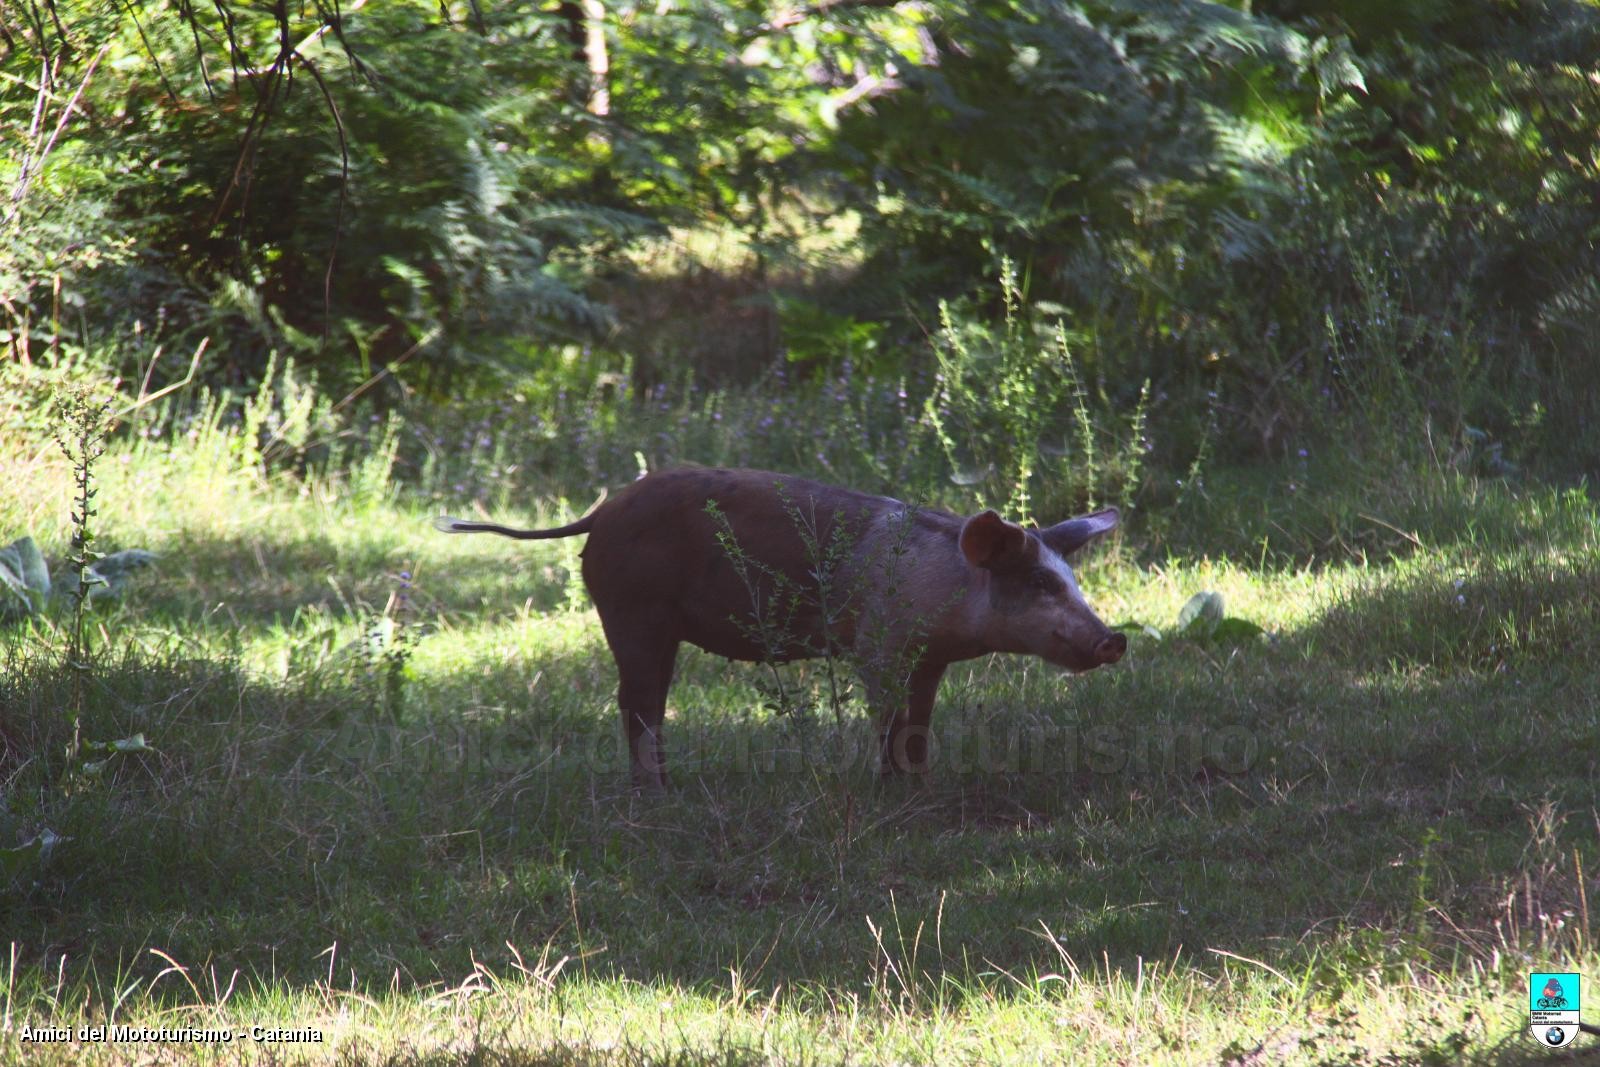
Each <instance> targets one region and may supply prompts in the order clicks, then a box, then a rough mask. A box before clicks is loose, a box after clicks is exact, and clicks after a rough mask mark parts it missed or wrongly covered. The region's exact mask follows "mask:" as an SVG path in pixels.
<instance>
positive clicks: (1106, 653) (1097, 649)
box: [1094, 633, 1128, 667]
mask: <svg viewBox="0 0 1600 1067" xmlns="http://www.w3.org/2000/svg"><path fill="white" fill-rule="evenodd" d="M1126 651H1128V635H1127V634H1117V633H1114V634H1111V635H1109V636H1107V637H1105V638H1103V639H1101V641H1100V643H1099V644H1097V645H1095V646H1094V658H1095V662H1096V663H1098V664H1099V665H1100V666H1102V667H1104V666H1106V665H1107V664H1111V663H1115V662H1117V660H1119V659H1121V658H1122V654H1123V653H1124V652H1126Z"/></svg>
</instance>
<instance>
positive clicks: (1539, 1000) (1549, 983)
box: [1528, 972, 1583, 1048]
mask: <svg viewBox="0 0 1600 1067" xmlns="http://www.w3.org/2000/svg"><path fill="white" fill-rule="evenodd" d="M1582 982H1583V979H1582V978H1580V977H1579V976H1578V975H1576V974H1568V973H1557V974H1549V973H1542V972H1536V973H1534V974H1530V975H1528V1027H1529V1029H1530V1030H1531V1031H1532V1033H1533V1037H1534V1040H1535V1041H1538V1042H1539V1044H1541V1045H1549V1046H1550V1047H1552V1048H1560V1047H1561V1046H1562V1045H1570V1044H1571V1043H1572V1042H1573V1041H1575V1040H1576V1039H1577V1037H1578V1017H1579V1011H1580V1008H1581V1006H1582V999H1583V997H1582V993H1583V987H1582Z"/></svg>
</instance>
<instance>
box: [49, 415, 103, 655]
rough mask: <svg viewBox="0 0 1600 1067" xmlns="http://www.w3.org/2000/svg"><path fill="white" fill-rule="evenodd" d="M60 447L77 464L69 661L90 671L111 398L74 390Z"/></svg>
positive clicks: (59, 428)
mask: <svg viewBox="0 0 1600 1067" xmlns="http://www.w3.org/2000/svg"><path fill="white" fill-rule="evenodd" d="M58 404H59V409H58V412H57V416H58V417H57V424H56V431H55V437H56V443H57V444H58V445H59V446H60V447H61V451H62V452H63V453H65V454H66V457H67V461H68V462H69V463H71V464H72V484H73V490H74V496H73V501H72V547H71V549H70V551H69V553H68V555H67V564H68V565H69V566H70V567H71V568H72V572H73V573H74V574H75V575H76V576H77V584H76V588H74V589H73V590H72V593H71V595H72V630H71V633H70V634H69V635H68V638H69V642H70V643H69V645H68V651H67V661H68V663H69V664H70V665H71V666H73V667H74V668H75V669H78V670H82V669H84V667H85V666H86V664H85V662H84V661H85V659H86V648H85V643H84V628H83V623H84V609H85V607H86V606H87V604H88V601H89V595H90V589H91V587H92V586H95V585H99V584H103V583H104V579H103V578H101V577H100V576H99V575H98V574H96V573H95V571H94V565H95V564H96V563H97V562H99V561H100V559H101V558H102V555H101V553H99V552H96V551H95V550H94V548H93V544H94V531H93V528H92V524H91V520H92V519H93V518H94V516H95V515H96V514H98V511H97V510H96V508H95V507H94V498H95V495H96V493H97V492H98V490H96V489H95V487H94V464H95V461H96V460H98V459H99V458H100V457H101V456H102V455H104V454H105V450H106V449H105V439H106V424H107V421H108V418H107V416H108V412H109V410H110V407H111V398H110V397H107V398H106V399H105V400H102V401H98V402H97V401H95V400H94V399H93V397H92V396H91V395H90V394H89V391H88V390H86V389H74V390H72V391H70V392H67V393H66V394H65V395H63V396H62V397H61V398H60V400H59V401H58Z"/></svg>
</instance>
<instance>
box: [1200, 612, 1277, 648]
mask: <svg viewBox="0 0 1600 1067" xmlns="http://www.w3.org/2000/svg"><path fill="white" fill-rule="evenodd" d="M1266 632H1267V631H1266V630H1264V629H1262V628H1261V627H1260V626H1257V625H1256V624H1255V623H1253V622H1251V621H1250V620H1249V619H1240V618H1227V619H1223V620H1222V621H1221V622H1219V623H1217V625H1216V629H1214V630H1212V631H1211V639H1212V640H1213V641H1225V642H1228V643H1230V644H1240V645H1242V644H1247V643H1249V642H1251V641H1254V640H1256V639H1257V638H1259V637H1260V636H1261V635H1262V634H1264V633H1266Z"/></svg>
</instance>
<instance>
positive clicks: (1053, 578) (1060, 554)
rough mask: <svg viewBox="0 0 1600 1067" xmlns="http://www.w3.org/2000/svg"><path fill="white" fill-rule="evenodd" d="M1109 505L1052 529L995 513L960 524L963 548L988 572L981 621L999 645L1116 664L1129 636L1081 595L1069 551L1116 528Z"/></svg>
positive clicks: (1063, 659)
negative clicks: (1101, 616) (1106, 620)
mask: <svg viewBox="0 0 1600 1067" xmlns="http://www.w3.org/2000/svg"><path fill="white" fill-rule="evenodd" d="M1117 519H1118V515H1117V510H1116V509H1115V508H1107V509H1106V510H1104V511H1096V512H1094V513H1093V514H1090V515H1083V516H1080V517H1078V518H1076V519H1068V520H1067V521H1066V522H1063V523H1058V524H1056V525H1055V526H1051V527H1049V528H1048V529H1044V530H1037V529H1033V530H1030V529H1024V528H1023V527H1021V526H1018V525H1017V524H1016V523H1013V522H1007V521H1006V520H1004V519H1002V518H1001V517H1000V516H999V515H997V514H995V513H994V512H993V511H984V512H980V513H979V514H977V515H974V516H972V518H970V519H968V520H967V521H966V523H965V524H964V525H963V526H962V528H961V554H962V555H963V556H965V557H966V560H967V562H968V563H969V564H971V565H972V566H974V567H977V568H980V569H981V570H983V571H984V572H985V573H986V575H987V583H986V585H987V596H988V599H987V603H986V604H985V605H984V608H983V610H984V612H985V615H984V617H983V619H982V620H981V623H980V626H981V629H982V630H983V631H984V636H985V637H986V638H987V639H988V641H989V642H990V643H991V644H992V645H993V647H994V648H995V650H996V651H1004V652H1023V653H1029V654H1032V655H1035V656H1038V657H1040V658H1041V659H1044V660H1047V661H1049V662H1050V663H1054V664H1057V665H1058V666H1062V667H1066V668H1068V669H1069V670H1074V671H1088V670H1093V669H1094V668H1096V667H1100V666H1103V665H1105V664H1108V663H1115V662H1117V660H1119V659H1121V658H1122V654H1123V653H1124V652H1125V651H1127V648H1128V639H1127V638H1126V637H1124V636H1123V635H1122V634H1119V633H1115V632H1113V631H1112V630H1110V629H1108V628H1107V627H1106V624H1105V623H1103V622H1101V621H1100V619H1099V618H1098V617H1097V616H1096V615H1095V613H1094V612H1093V611H1092V610H1091V609H1090V607H1089V604H1088V602H1087V601H1085V600H1084V599H1083V591H1082V590H1081V589H1079V588H1078V581H1077V578H1076V577H1074V575H1073V573H1072V568H1071V567H1070V566H1068V564H1067V556H1068V555H1070V554H1071V553H1073V552H1075V551H1076V550H1078V549H1079V548H1082V547H1083V546H1084V545H1085V544H1087V543H1088V542H1090V541H1092V540H1094V539H1095V538H1096V537H1099V536H1101V535H1102V534H1105V533H1107V532H1109V531H1110V530H1112V529H1114V528H1115V527H1116V525H1117Z"/></svg>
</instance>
